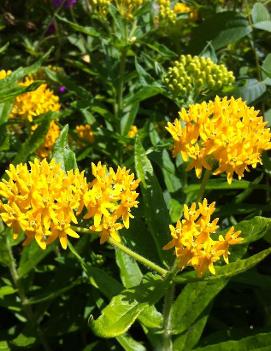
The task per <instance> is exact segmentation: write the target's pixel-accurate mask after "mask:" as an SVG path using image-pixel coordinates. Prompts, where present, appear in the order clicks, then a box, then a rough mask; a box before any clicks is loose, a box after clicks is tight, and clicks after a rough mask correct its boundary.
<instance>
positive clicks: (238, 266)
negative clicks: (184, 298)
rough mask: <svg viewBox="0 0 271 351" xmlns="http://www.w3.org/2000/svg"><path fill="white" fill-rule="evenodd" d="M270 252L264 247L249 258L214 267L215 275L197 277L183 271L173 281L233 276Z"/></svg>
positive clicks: (253, 264) (254, 264) (259, 260)
mask: <svg viewBox="0 0 271 351" xmlns="http://www.w3.org/2000/svg"><path fill="white" fill-rule="evenodd" d="M270 253H271V248H268V249H265V250H263V251H261V252H259V253H257V254H255V255H253V256H251V257H249V258H245V259H242V260H237V261H235V262H232V263H229V264H227V265H225V266H222V267H216V274H215V275H207V276H205V277H203V278H198V277H196V276H195V273H194V272H189V273H184V274H182V275H180V276H177V277H176V278H175V281H176V282H177V283H181V284H184V283H187V282H189V281H190V282H191V281H197V280H206V281H207V280H208V281H209V280H210V281H213V280H216V279H220V278H230V277H233V276H235V275H237V274H240V273H243V272H245V271H247V270H249V269H250V268H252V267H254V266H256V265H257V264H258V263H259V262H261V261H262V260H263V259H265V258H266V257H267V256H268V255H269V254H270Z"/></svg>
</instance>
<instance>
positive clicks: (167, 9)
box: [158, 0, 176, 23]
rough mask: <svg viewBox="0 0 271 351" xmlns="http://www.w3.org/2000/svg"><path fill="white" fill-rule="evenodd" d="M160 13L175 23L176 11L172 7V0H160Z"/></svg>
mask: <svg viewBox="0 0 271 351" xmlns="http://www.w3.org/2000/svg"><path fill="white" fill-rule="evenodd" d="M158 4H159V14H160V18H161V19H162V20H166V21H168V22H172V23H175V22H176V13H175V12H174V11H173V10H172V9H171V6H170V0H159V1H158Z"/></svg>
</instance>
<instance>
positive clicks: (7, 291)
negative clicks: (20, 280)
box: [0, 285, 16, 298]
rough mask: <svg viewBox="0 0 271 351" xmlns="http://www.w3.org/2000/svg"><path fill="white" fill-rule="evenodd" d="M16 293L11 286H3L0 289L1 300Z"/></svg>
mask: <svg viewBox="0 0 271 351" xmlns="http://www.w3.org/2000/svg"><path fill="white" fill-rule="evenodd" d="M15 292H16V289H14V288H13V287H12V286H10V285H6V286H1V287H0V298H2V297H3V296H6V295H12V294H14V293H15Z"/></svg>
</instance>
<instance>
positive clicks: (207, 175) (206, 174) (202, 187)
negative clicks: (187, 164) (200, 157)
mask: <svg viewBox="0 0 271 351" xmlns="http://www.w3.org/2000/svg"><path fill="white" fill-rule="evenodd" d="M211 174H212V170H209V169H206V170H205V172H204V176H203V178H202V182H201V184H200V189H199V192H198V196H197V199H196V202H200V201H201V200H202V198H203V195H204V193H205V189H206V185H207V183H208V180H209V178H210V176H211Z"/></svg>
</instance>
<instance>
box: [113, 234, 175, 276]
mask: <svg viewBox="0 0 271 351" xmlns="http://www.w3.org/2000/svg"><path fill="white" fill-rule="evenodd" d="M108 242H109V244H111V245H113V246H115V247H117V248H118V249H120V250H121V251H123V252H125V253H126V254H127V255H129V256H131V257H133V258H134V259H135V260H136V261H138V262H140V263H142V264H143V265H144V266H146V267H148V268H150V269H152V270H154V271H156V272H157V273H159V274H161V275H163V276H165V275H166V274H167V273H168V271H167V270H166V269H164V268H162V267H160V266H158V265H157V264H155V263H153V262H152V261H150V260H148V259H147V258H145V257H143V256H141V255H139V254H138V253H136V252H134V251H132V250H131V249H129V248H128V247H126V246H125V245H123V244H121V243H119V242H117V241H115V240H114V239H112V238H109V239H108Z"/></svg>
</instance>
